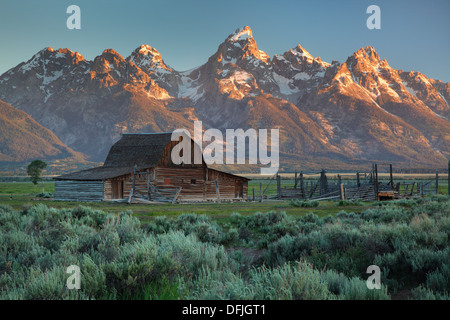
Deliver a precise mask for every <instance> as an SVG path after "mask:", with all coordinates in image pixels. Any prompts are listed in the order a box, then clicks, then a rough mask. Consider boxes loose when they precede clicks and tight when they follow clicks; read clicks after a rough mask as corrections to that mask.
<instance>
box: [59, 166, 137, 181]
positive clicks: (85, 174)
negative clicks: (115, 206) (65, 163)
mask: <svg viewBox="0 0 450 320" xmlns="http://www.w3.org/2000/svg"><path fill="white" fill-rule="evenodd" d="M132 172H133V168H130V167H97V168H92V169H87V170H82V171H77V172H72V173H68V174H64V175H62V176H59V177H55V178H54V179H55V180H81V181H100V180H105V179H110V178H115V177H120V176H123V175H125V174H129V173H132Z"/></svg>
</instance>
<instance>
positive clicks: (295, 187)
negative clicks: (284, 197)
mask: <svg viewBox="0 0 450 320" xmlns="http://www.w3.org/2000/svg"><path fill="white" fill-rule="evenodd" d="M294 189H297V171H295V177H294Z"/></svg>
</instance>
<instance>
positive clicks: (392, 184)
mask: <svg viewBox="0 0 450 320" xmlns="http://www.w3.org/2000/svg"><path fill="white" fill-rule="evenodd" d="M389 178H390V179H391V181H390V183H391V188H392V190H394V176H393V174H392V163H391V164H389Z"/></svg>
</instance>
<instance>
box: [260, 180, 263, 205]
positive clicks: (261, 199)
mask: <svg viewBox="0 0 450 320" xmlns="http://www.w3.org/2000/svg"><path fill="white" fill-rule="evenodd" d="M259 202H263V191H262V182H260V183H259Z"/></svg>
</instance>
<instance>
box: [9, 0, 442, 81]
mask: <svg viewBox="0 0 450 320" xmlns="http://www.w3.org/2000/svg"><path fill="white" fill-rule="evenodd" d="M69 5H77V6H79V7H80V9H81V29H80V30H69V29H68V28H67V27H66V21H67V19H68V18H69V16H70V14H67V13H66V10H67V7H68V6H69ZM370 5H377V6H379V7H380V10H381V29H379V30H376V29H375V30H369V29H368V28H367V26H366V21H367V19H368V18H369V16H370V14H367V13H366V10H367V7H368V6H370ZM449 14H450V1H448V0H429V1H417V0H388V1H376V0H370V1H366V0H342V1H337V0H333V1H310V0H308V1H302V0H277V1H274V0H272V1H267V0H257V1H255V0H252V1H249V0H239V1H236V0H227V1H218V0H164V1H162V0H159V1H153V0H146V1H137V0H127V1H119V0H109V1H105V0H88V1H86V0H70V1H66V0H28V1H24V0H14V1H11V0H0V74H2V73H3V72H5V71H7V70H9V69H10V68H13V67H15V66H16V65H17V64H19V63H21V62H23V61H27V60H29V59H30V58H31V57H32V55H34V54H35V53H36V52H38V51H39V50H41V49H43V48H45V47H52V48H54V49H58V48H69V49H71V50H73V51H78V52H79V53H81V54H82V55H83V56H84V57H85V58H86V59H88V60H92V59H94V58H95V57H96V56H98V55H100V54H101V53H102V51H103V50H105V49H107V48H113V49H114V50H116V51H117V52H118V53H120V54H121V55H122V56H124V57H125V58H126V57H127V56H128V55H129V54H130V53H131V52H132V51H133V50H134V49H136V48H137V47H139V46H140V45H141V44H148V45H150V46H152V47H154V48H156V49H157V50H158V51H159V52H160V53H161V54H162V57H163V59H164V61H165V63H166V64H168V65H170V66H171V67H173V68H175V69H176V70H178V71H184V70H189V69H192V68H195V67H198V66H200V65H202V64H204V63H205V62H206V61H207V60H208V58H209V57H210V56H211V55H212V54H214V53H215V52H216V50H217V47H218V46H219V44H220V43H222V42H223V41H224V40H225V38H226V37H227V36H228V35H229V34H231V33H232V32H233V31H234V30H235V29H237V28H239V27H243V26H246V25H248V26H250V27H251V28H252V30H253V37H254V38H255V40H256V42H257V44H258V48H259V49H260V50H263V51H265V52H266V53H268V54H269V55H270V56H271V57H272V56H273V55H275V54H283V53H284V52H286V51H288V50H289V49H291V48H293V47H295V46H296V45H297V44H301V45H302V47H304V48H305V49H306V50H308V51H309V52H310V53H311V54H312V55H313V56H315V57H316V56H320V57H321V58H322V60H324V61H327V62H331V61H332V60H337V61H340V62H344V61H345V60H346V59H347V58H348V57H349V56H351V55H352V54H353V52H355V51H357V50H358V49H359V48H361V47H365V46H368V45H370V46H373V47H374V48H375V49H376V51H377V52H378V54H379V55H380V57H381V58H382V59H386V60H387V61H388V63H389V64H390V65H391V66H392V67H393V68H396V69H401V70H405V71H412V70H414V71H420V72H422V73H423V74H425V75H426V76H428V77H430V78H434V79H440V80H442V81H444V82H450V61H449V53H450V41H449V39H450V37H449V30H450V19H449V18H448V17H449Z"/></svg>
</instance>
